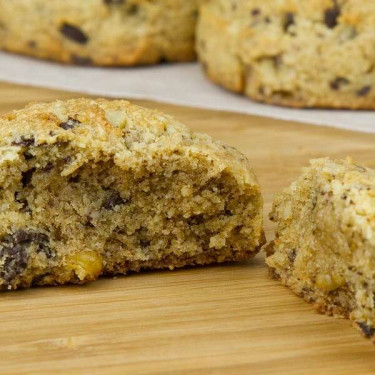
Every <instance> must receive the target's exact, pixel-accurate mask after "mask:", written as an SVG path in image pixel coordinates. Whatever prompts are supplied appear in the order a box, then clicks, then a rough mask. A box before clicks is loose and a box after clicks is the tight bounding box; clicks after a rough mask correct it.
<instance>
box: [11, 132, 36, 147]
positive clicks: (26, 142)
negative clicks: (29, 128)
mask: <svg viewBox="0 0 375 375" xmlns="http://www.w3.org/2000/svg"><path fill="white" fill-rule="evenodd" d="M34 144H35V138H34V136H33V135H30V136H26V135H21V137H20V139H19V140H18V141H13V142H12V145H13V146H32V145H34Z"/></svg>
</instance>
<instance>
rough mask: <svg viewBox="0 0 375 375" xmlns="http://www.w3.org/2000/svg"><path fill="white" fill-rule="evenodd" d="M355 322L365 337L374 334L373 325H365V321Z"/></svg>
mask: <svg viewBox="0 0 375 375" xmlns="http://www.w3.org/2000/svg"><path fill="white" fill-rule="evenodd" d="M357 324H358V326H359V328H361V330H362V333H363V335H364V336H365V337H366V338H368V339H369V338H371V337H372V336H373V335H374V333H375V328H374V327H371V326H369V325H367V324H366V323H363V322H359V323H357Z"/></svg>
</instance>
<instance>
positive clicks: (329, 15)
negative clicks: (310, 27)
mask: <svg viewBox="0 0 375 375" xmlns="http://www.w3.org/2000/svg"><path fill="white" fill-rule="evenodd" d="M339 16H340V8H339V7H338V6H337V4H336V3H335V5H334V6H333V7H332V8H329V9H326V11H325V12H324V23H325V24H326V26H327V27H329V28H330V29H333V28H334V27H335V26H336V25H337V19H338V18H339Z"/></svg>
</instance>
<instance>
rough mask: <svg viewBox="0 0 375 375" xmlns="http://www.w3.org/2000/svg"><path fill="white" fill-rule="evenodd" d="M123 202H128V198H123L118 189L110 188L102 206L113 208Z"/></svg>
mask: <svg viewBox="0 0 375 375" xmlns="http://www.w3.org/2000/svg"><path fill="white" fill-rule="evenodd" d="M125 203H128V200H126V199H123V198H122V197H121V195H120V193H119V192H118V191H114V190H112V192H111V194H110V195H109V197H108V198H107V199H106V200H105V201H104V203H103V205H102V208H104V209H105V210H113V209H114V208H115V207H116V206H122V205H124V204H125Z"/></svg>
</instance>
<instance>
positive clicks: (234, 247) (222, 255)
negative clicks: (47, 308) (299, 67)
mask: <svg viewBox="0 0 375 375" xmlns="http://www.w3.org/2000/svg"><path fill="white" fill-rule="evenodd" d="M0 135H1V136H0V289H17V288H20V287H28V286H31V285H46V284H64V283H68V282H69V283H84V282H87V281H91V280H95V279H97V278H98V277H99V276H100V275H104V274H109V275H113V274H125V273H126V272H128V271H139V270H141V269H158V268H170V269H173V268H175V267H183V266H186V265H200V264H208V263H213V262H225V261H239V260H244V259H248V258H251V257H252V256H254V255H255V254H256V253H257V251H258V250H259V248H260V246H261V245H262V244H263V242H264V235H263V228H262V205H263V201H262V196H261V194H260V188H259V185H258V183H257V181H256V178H255V176H254V173H253V171H252V170H251V169H250V167H249V164H248V161H247V160H246V158H245V157H244V156H243V155H242V154H241V153H239V152H238V151H236V150H235V149H233V148H232V147H229V146H226V145H225V144H222V143H220V142H217V141H213V140H212V139H211V138H210V137H208V136H206V135H201V134H194V133H192V132H191V131H190V130H189V129H188V128H187V127H185V126H184V125H182V124H181V123H179V122H178V121H176V120H174V119H173V118H172V117H170V116H168V115H164V114H162V113H160V112H157V111H152V110H147V109H144V108H141V107H138V106H135V105H131V104H130V103H128V102H126V101H121V100H118V101H106V100H88V99H77V100H69V101H66V102H62V101H57V102H54V103H49V104H36V105H32V106H29V107H27V108H26V109H23V110H21V111H15V112H13V113H10V114H8V115H5V116H3V117H0Z"/></svg>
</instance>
